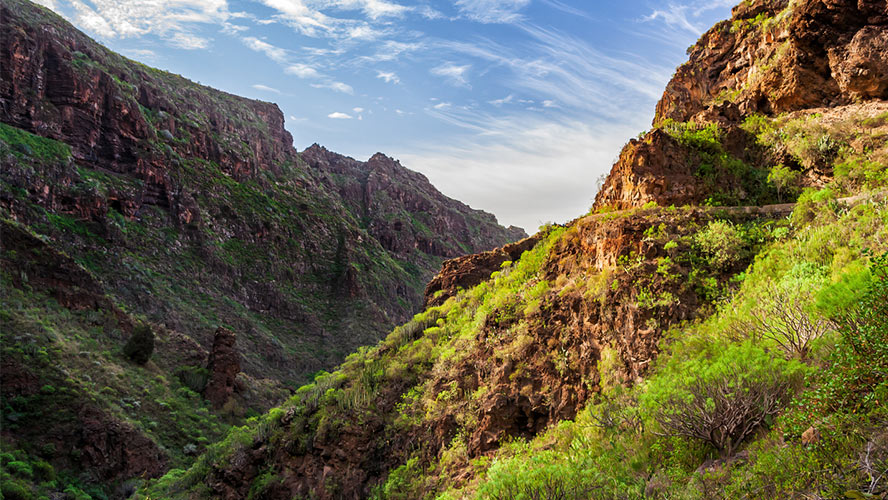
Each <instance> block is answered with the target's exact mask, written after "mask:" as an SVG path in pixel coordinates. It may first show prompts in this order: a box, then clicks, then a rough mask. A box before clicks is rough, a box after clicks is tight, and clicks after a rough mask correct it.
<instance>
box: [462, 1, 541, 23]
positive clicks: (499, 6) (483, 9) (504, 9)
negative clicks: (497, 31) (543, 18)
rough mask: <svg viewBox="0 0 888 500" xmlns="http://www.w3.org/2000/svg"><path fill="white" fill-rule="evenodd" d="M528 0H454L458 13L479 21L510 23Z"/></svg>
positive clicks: (519, 18) (518, 14)
mask: <svg viewBox="0 0 888 500" xmlns="http://www.w3.org/2000/svg"><path fill="white" fill-rule="evenodd" d="M529 4H530V0H456V6H457V8H458V9H459V12H460V14H462V15H463V16H465V17H467V18H469V19H471V20H473V21H477V22H480V23H512V22H516V21H519V20H521V19H522V16H521V14H520V13H519V12H520V11H521V9H523V8H524V7H527V6H528V5H529Z"/></svg>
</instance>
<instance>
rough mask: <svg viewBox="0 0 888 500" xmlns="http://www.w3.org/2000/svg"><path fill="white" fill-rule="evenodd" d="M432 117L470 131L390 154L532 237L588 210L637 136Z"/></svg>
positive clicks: (574, 125) (481, 117) (495, 118)
mask: <svg viewBox="0 0 888 500" xmlns="http://www.w3.org/2000/svg"><path fill="white" fill-rule="evenodd" d="M433 112H434V113H438V114H440V115H441V117H442V118H446V119H447V120H449V121H450V122H452V123H453V124H457V125H459V126H460V127H461V128H462V129H463V130H464V131H465V133H464V134H462V135H460V136H457V137H452V138H451V140H449V141H448V143H447V144H441V143H440V142H437V143H436V142H432V141H429V142H425V143H419V144H410V145H409V148H405V149H404V150H402V151H398V150H394V151H392V153H393V154H394V155H395V156H396V157H398V158H399V159H400V160H401V161H402V162H403V163H404V165H406V166H408V168H411V169H415V170H418V171H420V172H422V173H424V174H425V175H426V176H428V177H429V179H430V180H431V181H432V183H433V184H434V185H435V186H437V187H438V188H439V189H441V191H442V192H444V193H445V194H449V195H451V196H453V195H456V196H457V197H458V198H459V199H460V200H462V201H464V202H466V203H468V204H470V205H471V206H473V207H476V208H482V209H484V210H489V211H492V212H493V213H495V214H498V215H500V221H501V222H502V223H504V224H515V225H519V226H522V227H524V228H525V229H527V231H528V232H534V231H535V230H536V229H537V227H538V226H539V225H541V224H543V223H544V222H549V221H552V222H565V221H568V220H571V219H573V218H575V217H577V216H579V215H582V214H583V213H585V212H586V211H588V209H589V207H590V206H591V204H592V198H593V197H594V195H595V189H596V185H595V182H596V180H597V179H598V177H599V176H601V175H602V174H604V173H606V172H607V171H608V170H610V167H611V165H612V164H613V158H614V156H615V155H616V154H617V153H618V152H619V150H620V147H621V146H622V144H623V143H624V141H625V139H626V137H628V136H630V135H631V134H633V133H634V129H633V128H632V127H631V126H626V125H624V124H619V123H617V124H605V123H601V124H599V125H592V124H590V123H589V122H587V121H579V120H571V119H566V120H562V121H551V120H544V119H542V118H533V117H528V116H527V115H523V114H508V115H487V114H478V113H477V112H476V111H466V110H462V109H457V108H453V109H451V110H443V111H433ZM529 200H532V203H531V202H529Z"/></svg>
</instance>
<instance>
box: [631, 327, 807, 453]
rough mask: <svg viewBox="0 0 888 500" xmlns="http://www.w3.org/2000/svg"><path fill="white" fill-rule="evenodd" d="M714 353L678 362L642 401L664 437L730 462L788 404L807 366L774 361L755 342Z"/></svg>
mask: <svg viewBox="0 0 888 500" xmlns="http://www.w3.org/2000/svg"><path fill="white" fill-rule="evenodd" d="M710 349H711V352H710V353H709V354H710V355H709V357H706V355H705V354H706V353H701V355H699V356H695V357H693V358H691V359H688V360H685V361H674V358H673V360H671V361H672V362H671V364H669V365H666V366H665V367H664V370H663V371H662V372H661V374H660V375H659V376H657V377H655V378H654V379H653V380H651V382H650V384H649V386H648V388H647V389H648V390H647V391H646V392H645V393H643V394H642V396H641V398H640V402H641V404H642V408H643V409H644V411H645V413H646V415H647V416H648V419H649V420H653V421H654V422H656V424H657V425H658V426H659V432H658V434H659V435H661V436H665V437H669V438H673V437H680V438H688V439H692V440H698V441H702V442H704V443H707V444H709V445H711V446H712V447H713V448H714V449H715V450H716V451H718V453H719V454H720V455H721V456H722V457H729V456H731V455H732V454H733V453H734V452H735V451H736V450H737V447H738V446H739V445H740V444H741V443H742V442H743V441H744V440H745V439H746V438H748V437H750V436H751V435H752V434H753V433H754V432H755V431H756V430H757V429H758V428H759V427H761V426H764V425H769V424H770V423H772V420H773V418H774V417H776V416H777V414H778V413H779V412H780V410H781V409H782V408H783V407H784V406H785V405H786V404H787V403H789V401H790V399H791V398H792V396H793V394H794V392H795V388H796V387H797V386H798V385H799V382H800V381H801V375H802V371H803V365H801V364H800V363H798V362H794V361H786V360H784V359H782V358H775V357H774V356H772V355H771V354H769V353H768V352H766V351H765V350H764V349H762V348H761V347H758V346H756V345H754V344H753V343H751V342H745V343H743V344H727V345H712V346H710Z"/></svg>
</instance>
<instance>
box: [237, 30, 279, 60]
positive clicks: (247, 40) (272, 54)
mask: <svg viewBox="0 0 888 500" xmlns="http://www.w3.org/2000/svg"><path fill="white" fill-rule="evenodd" d="M241 41H243V42H244V45H246V46H247V47H249V48H250V49H252V50H255V51H256V52H262V53H263V54H265V55H266V56H268V58H269V59H271V60H272V61H275V62H278V63H285V62H286V61H287V51H286V50H285V49H282V48H280V47H275V46H274V45H272V44H270V43H268V42H265V41H263V40H259V39H258V38H255V37H252V36H248V37H244V38H242V39H241Z"/></svg>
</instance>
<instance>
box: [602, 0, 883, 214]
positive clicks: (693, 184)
mask: <svg viewBox="0 0 888 500" xmlns="http://www.w3.org/2000/svg"><path fill="white" fill-rule="evenodd" d="M732 14H733V15H732V18H731V19H730V20H727V21H723V22H720V23H718V24H716V25H715V26H714V27H713V28H712V29H710V30H709V31H707V32H706V33H704V34H703V36H702V37H701V38H700V40H699V41H697V43H696V44H695V45H694V46H693V47H691V48H690V49H689V56H690V57H689V60H688V62H687V63H685V64H683V65H682V66H681V67H679V68H678V70H677V71H676V73H675V75H674V76H673V77H672V80H671V81H670V82H669V84H668V85H667V86H666V90H665V91H664V93H663V97H662V98H661V99H660V101H659V103H658V104H657V108H656V114H655V117H654V121H653V124H654V129H653V130H652V131H651V132H650V133H648V134H647V135H646V136H645V137H644V138H642V139H633V140H631V141H629V143H628V144H627V145H626V146H625V148H624V149H623V151H622V152H621V154H620V157H619V160H618V161H617V163H616V164H615V165H614V168H613V169H612V170H611V172H610V175H609V176H608V177H607V179H606V180H605V183H604V184H603V186H602V188H601V190H600V191H599V192H598V194H597V195H596V198H595V204H594V209H596V210H603V209H626V208H631V207H639V206H643V205H644V204H646V203H651V202H653V203H657V204H659V205H661V206H669V205H676V206H682V205H693V204H701V203H703V202H705V201H706V200H707V199H710V198H712V199H713V201H714V202H716V204H740V205H753V204H756V203H752V202H750V201H748V200H744V199H743V198H744V196H745V195H747V194H748V191H749V190H748V189H746V187H745V186H744V187H742V188H741V189H733V191H734V192H733V193H732V194H731V196H722V194H723V191H724V189H725V188H724V187H725V186H731V187H732V188H736V186H739V185H740V184H741V179H740V178H738V177H737V176H736V175H731V173H729V172H716V175H715V178H714V179H710V180H709V182H708V183H707V182H706V181H705V180H704V179H703V177H706V175H702V173H701V171H700V170H699V168H700V166H701V164H708V165H709V167H711V166H712V165H711V164H712V161H711V160H708V161H702V162H701V161H700V160H699V159H695V155H697V154H698V151H697V148H695V147H694V146H693V145H688V144H681V143H679V141H677V140H675V139H674V138H673V137H670V136H669V134H666V133H664V132H663V129H664V128H665V129H668V128H669V127H671V126H674V124H675V123H684V122H687V123H690V124H692V126H697V127H704V126H706V125H708V124H714V125H716V126H718V127H719V130H720V131H721V132H722V142H723V147H724V149H725V151H719V152H718V155H721V154H722V153H727V154H729V155H730V156H731V157H733V158H734V159H736V160H737V161H740V162H743V163H745V164H746V165H747V166H748V167H749V168H750V169H758V170H759V171H763V172H764V174H758V175H759V176H760V177H764V176H766V175H767V169H769V168H770V167H772V166H774V165H777V164H781V163H783V164H787V165H788V166H790V167H793V168H795V169H796V170H799V171H800V172H801V173H802V174H803V178H804V179H806V182H808V184H809V185H819V184H821V183H822V179H823V178H824V176H828V175H829V174H830V173H829V172H823V171H819V170H818V169H817V168H816V167H811V166H806V167H803V166H800V165H797V164H794V163H793V159H791V158H786V157H769V156H761V155H760V154H759V152H758V151H757V149H758V145H757V144H756V143H755V141H754V138H753V137H750V136H749V134H747V133H746V132H744V131H743V130H741V128H740V126H741V124H742V123H743V121H744V119H745V118H746V117H749V116H751V115H754V114H757V113H758V114H764V115H776V114H780V113H786V112H805V111H806V110H812V111H811V112H812V113H813V112H814V110H815V109H816V108H824V107H826V108H831V107H836V106H841V105H845V104H852V103H861V102H866V101H873V100H884V99H888V51H886V50H885V47H886V44H888V5H886V4H885V2H881V1H860V2H858V1H856V0H835V1H833V0H829V1H827V0H816V1H814V0H812V1H805V2H788V1H787V0H753V1H748V2H742V3H741V4H740V5H738V6H737V7H735V8H734V9H733V12H732ZM725 170H731V169H725ZM734 170H736V169H734ZM753 174H754V172H753ZM723 200H730V201H729V202H725V201H723ZM759 201H760V200H759ZM771 202H774V203H776V200H772V201H771Z"/></svg>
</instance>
